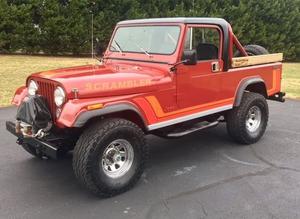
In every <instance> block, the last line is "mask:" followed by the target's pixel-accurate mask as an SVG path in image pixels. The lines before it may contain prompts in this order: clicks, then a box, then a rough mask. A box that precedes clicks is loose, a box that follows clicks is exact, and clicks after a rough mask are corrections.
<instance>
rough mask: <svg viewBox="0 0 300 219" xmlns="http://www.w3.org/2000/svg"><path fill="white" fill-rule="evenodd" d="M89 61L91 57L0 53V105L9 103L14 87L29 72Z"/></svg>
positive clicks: (88, 62)
mask: <svg viewBox="0 0 300 219" xmlns="http://www.w3.org/2000/svg"><path fill="white" fill-rule="evenodd" d="M91 63H94V60H92V59H91V58H72V57H46V56H21V55H0V79H1V80H0V106H8V105H10V102H11V100H12V97H13V95H14V92H15V90H16V88H18V87H20V86H22V85H24V84H25V82H26V78H27V76H29V75H30V74H31V73H34V72H39V71H46V70H50V69H56V68H62V67H70V66H79V65H86V64H91Z"/></svg>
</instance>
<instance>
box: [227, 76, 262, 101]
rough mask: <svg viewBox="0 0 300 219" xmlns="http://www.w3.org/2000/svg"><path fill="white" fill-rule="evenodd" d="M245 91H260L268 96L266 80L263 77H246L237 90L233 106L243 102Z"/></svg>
mask: <svg viewBox="0 0 300 219" xmlns="http://www.w3.org/2000/svg"><path fill="white" fill-rule="evenodd" d="M255 85H257V89H256V88H255ZM245 91H251V92H256V93H260V94H262V95H263V96H265V97H267V96H266V95H267V90H266V85H265V81H264V80H263V79H262V78H261V77H251V78H244V79H243V80H242V81H241V82H240V84H239V86H238V88H237V90H236V93H235V101H234V104H233V106H235V107H237V106H239V105H240V104H241V101H242V98H243V94H244V92H245Z"/></svg>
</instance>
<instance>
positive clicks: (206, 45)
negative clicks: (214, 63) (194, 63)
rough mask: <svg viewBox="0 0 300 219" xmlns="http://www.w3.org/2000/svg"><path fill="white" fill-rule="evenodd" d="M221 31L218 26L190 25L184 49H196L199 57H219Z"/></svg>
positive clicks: (210, 58) (201, 58)
mask: <svg viewBox="0 0 300 219" xmlns="http://www.w3.org/2000/svg"><path fill="white" fill-rule="evenodd" d="M219 48H220V33H219V31H218V29H216V28H209V27H189V28H188V30H187V35H186V38H185V44H184V50H193V49H194V50H196V51H197V59H198V61H201V60H214V59H218V56H219Z"/></svg>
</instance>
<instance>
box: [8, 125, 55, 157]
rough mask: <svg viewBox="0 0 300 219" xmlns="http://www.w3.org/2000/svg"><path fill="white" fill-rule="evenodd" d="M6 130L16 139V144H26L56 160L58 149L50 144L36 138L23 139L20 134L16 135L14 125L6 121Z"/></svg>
mask: <svg viewBox="0 0 300 219" xmlns="http://www.w3.org/2000/svg"><path fill="white" fill-rule="evenodd" d="M6 129H7V130H8V131H9V132H10V133H12V134H13V135H15V136H17V137H18V140H17V143H18V144H20V145H21V144H24V143H25V144H28V145H30V146H32V147H34V148H35V149H37V150H38V151H39V152H41V153H42V154H43V155H46V156H48V157H51V158H53V159H57V158H58V147H57V146H55V145H53V144H52V143H50V142H47V141H44V140H40V139H37V138H25V137H24V136H23V135H22V134H21V133H16V124H15V123H13V122H11V121H6Z"/></svg>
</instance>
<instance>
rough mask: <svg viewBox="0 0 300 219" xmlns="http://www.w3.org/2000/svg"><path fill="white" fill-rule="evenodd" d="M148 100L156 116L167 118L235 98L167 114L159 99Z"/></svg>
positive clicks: (149, 97)
mask: <svg viewBox="0 0 300 219" xmlns="http://www.w3.org/2000/svg"><path fill="white" fill-rule="evenodd" d="M146 99H147V100H148V102H149V103H150V105H151V106H152V108H153V110H154V112H155V114H156V116H157V117H159V118H161V117H166V116H171V115H174V114H178V113H184V112H188V111H192V110H196V109H201V108H204V107H209V106H214V105H216V104H221V103H228V102H230V101H233V98H228V99H224V100H218V101H214V102H211V103H206V104H201V105H197V106H192V107H187V108H184V109H180V110H175V111H172V112H168V113H165V112H164V111H163V109H162V108H161V105H160V103H159V101H158V100H157V98H156V97H155V96H147V97H146Z"/></svg>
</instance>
